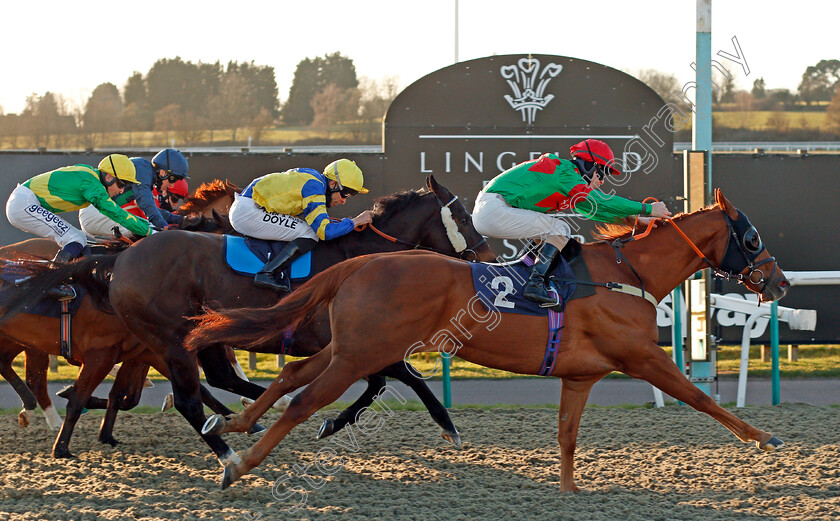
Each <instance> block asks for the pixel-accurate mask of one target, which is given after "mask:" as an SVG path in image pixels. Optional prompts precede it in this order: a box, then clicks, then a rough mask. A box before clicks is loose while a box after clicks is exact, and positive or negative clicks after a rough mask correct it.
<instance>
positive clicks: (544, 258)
mask: <svg viewBox="0 0 840 521" xmlns="http://www.w3.org/2000/svg"><path fill="white" fill-rule="evenodd" d="M559 255H560V250H558V249H557V247H556V246H554V245H552V244H548V243H546V244H545V245H543V247H542V250H541V251H540V253H539V255H537V262H536V263H534V265H533V266H532V267H531V276H530V278H529V279H528V282H526V283H525V288H524V290H523V292H522V294H523V295H524V296H525V298H526V299H528V300H531V301H533V302H538V303H539V304H541V305H542V304H554V303H555V302H557V300H556V299H555V298H554V297H552V296H551V294H549V292H548V285H547V284H546V276H547V275H548V274H549V272H550V271H551V267H552V266H553V265H554V261H555V259H557V258H558V256H559Z"/></svg>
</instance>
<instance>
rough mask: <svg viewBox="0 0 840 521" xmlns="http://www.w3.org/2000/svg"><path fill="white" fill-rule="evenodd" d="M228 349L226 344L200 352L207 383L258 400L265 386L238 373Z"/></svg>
mask: <svg viewBox="0 0 840 521" xmlns="http://www.w3.org/2000/svg"><path fill="white" fill-rule="evenodd" d="M227 349H228V348H226V347H225V346H212V347H208V348H206V349H202V350H201V351H200V352H199V353H198V361H199V362H201V367H203V368H204V376H205V377H206V378H207V384H208V385H211V386H213V387H215V388H217V389H224V390H225V391H229V392H231V393H234V394H238V395H239V396H245V397H247V398H250V399H252V400H256V399H257V398H259V397H260V395H262V393H263V392H265V388H264V387H262V386H260V385H257V384H255V383H252V382H250V381H248V380H245V379H243V378H241V377H240V376H239V374H237V372H236V369H235V368H234V367H233V365H231V362H230V359H229V358H228V356H227V355H228V353H227Z"/></svg>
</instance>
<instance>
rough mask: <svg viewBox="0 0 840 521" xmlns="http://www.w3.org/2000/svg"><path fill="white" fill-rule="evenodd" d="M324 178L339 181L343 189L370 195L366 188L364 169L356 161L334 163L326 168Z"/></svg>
mask: <svg viewBox="0 0 840 521" xmlns="http://www.w3.org/2000/svg"><path fill="white" fill-rule="evenodd" d="M324 176H325V177H326V178H327V179H332V180H333V181H337V182H338V184H339V185H341V186H342V187H343V188H350V189H351V190H355V191H357V192H359V193H360V194H366V193H368V189H367V188H365V187H364V184H365V178H364V176H363V175H362V169H361V168H359V167H358V166H357V165H356V163H355V161H350V160H349V159H338V160H336V161H333V162H332V163H330V164H328V165H327V167H326V168H324Z"/></svg>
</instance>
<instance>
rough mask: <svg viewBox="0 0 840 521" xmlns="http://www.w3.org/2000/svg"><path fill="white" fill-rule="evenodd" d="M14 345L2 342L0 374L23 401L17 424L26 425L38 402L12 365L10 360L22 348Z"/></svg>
mask: <svg viewBox="0 0 840 521" xmlns="http://www.w3.org/2000/svg"><path fill="white" fill-rule="evenodd" d="M16 347H17V346H13V345H11V344H8V347H7V345H6V344H5V343H4V345H3V348H2V349H3V353H2V354H0V376H2V377H3V378H5V379H6V381H7V382H9V384H10V385H11V386H12V389H14V390H15V392H16V393H17V395H18V396H19V397H20V401H21V402H22V403H23V410H22V411H20V414H18V425H20V426H21V427H28V426H29V422H30V421H31V420H32V417H33V416H34V414H35V408H36V407H38V402H37V400H36V399H35V395H34V394H33V393H32V390H31V389H30V388H29V387H28V386H27V385H26V384H25V383H24V382H23V380H21V379H20V376H18V374H17V373H16V372H15V370H14V368H13V367H12V361H13V360H14V359H15V357H16V356H17V355H18V353H20V351H22V349H17V348H16Z"/></svg>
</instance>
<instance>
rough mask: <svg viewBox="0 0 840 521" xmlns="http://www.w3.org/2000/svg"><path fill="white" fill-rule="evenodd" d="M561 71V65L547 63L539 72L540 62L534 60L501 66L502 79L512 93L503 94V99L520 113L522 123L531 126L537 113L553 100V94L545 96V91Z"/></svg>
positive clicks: (522, 59)
mask: <svg viewBox="0 0 840 521" xmlns="http://www.w3.org/2000/svg"><path fill="white" fill-rule="evenodd" d="M562 70H563V66H562V65H558V64H556V63H549V64H548V65H546V66H545V69H543V70H542V72H540V61H539V60H537V59H535V58H521V59H520V60H519V61H518V62H517V64H516V65H502V68H501V69H500V72H501V74H502V78H504V79H505V80H506V81H507V83H508V85H510V88H511V90H512V91H513V96H510V95H508V94H505V99H506V100H507V102H508V103H509V104H510V106H511V107H513V109H514V110H518V111H519V112H521V113H522V121H524V122H526V123H527V124H528V125H531V124H533V123H534V118H535V117H536V116H537V111H538V110H542V109H544V108H545V106H546V105H548V103H549V102H550V101H551V100H553V99H554V94H548V95H545V89H546V87H548V82H550V81H551V79H552V78H554V77H555V76H557V75H558V74H560V71H562Z"/></svg>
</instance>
